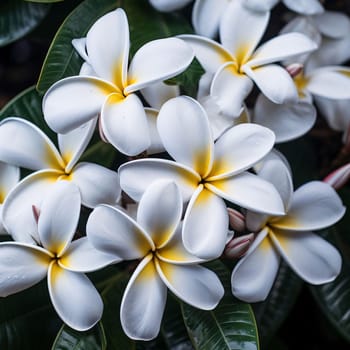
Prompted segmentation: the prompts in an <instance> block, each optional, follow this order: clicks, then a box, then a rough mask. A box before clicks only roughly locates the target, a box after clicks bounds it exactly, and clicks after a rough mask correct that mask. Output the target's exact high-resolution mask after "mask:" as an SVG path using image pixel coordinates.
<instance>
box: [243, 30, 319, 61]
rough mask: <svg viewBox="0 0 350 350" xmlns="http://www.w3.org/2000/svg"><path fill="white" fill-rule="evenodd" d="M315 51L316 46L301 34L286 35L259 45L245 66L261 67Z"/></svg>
mask: <svg viewBox="0 0 350 350" xmlns="http://www.w3.org/2000/svg"><path fill="white" fill-rule="evenodd" d="M316 49H317V44H316V43H315V42H313V41H312V40H311V39H310V38H309V37H307V36H306V35H304V34H301V33H287V34H282V35H279V36H276V37H274V38H273V39H271V40H269V41H267V42H266V43H264V44H263V45H261V46H260V47H259V48H258V49H257V50H256V51H255V52H254V54H253V56H252V57H251V59H250V60H249V62H247V65H249V67H251V68H254V67H258V66H261V65H265V64H269V63H273V62H278V61H282V60H284V59H287V58H290V57H293V56H296V55H300V54H303V53H308V52H311V51H314V50H316Z"/></svg>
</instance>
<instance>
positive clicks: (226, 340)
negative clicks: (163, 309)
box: [182, 262, 259, 350]
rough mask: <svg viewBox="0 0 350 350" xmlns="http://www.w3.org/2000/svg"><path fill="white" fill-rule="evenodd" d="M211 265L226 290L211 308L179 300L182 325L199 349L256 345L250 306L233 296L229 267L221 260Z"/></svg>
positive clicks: (233, 349)
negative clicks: (182, 319)
mask: <svg viewBox="0 0 350 350" xmlns="http://www.w3.org/2000/svg"><path fill="white" fill-rule="evenodd" d="M214 266H215V268H214ZM210 268H211V269H213V270H215V272H216V273H217V274H218V276H219V278H220V279H221V281H222V282H223V285H224V287H225V291H226V294H225V296H224V297H223V299H222V300H221V302H220V303H219V305H218V306H217V307H216V308H215V309H214V310H212V311H202V310H199V309H196V308H194V307H192V306H189V305H187V304H184V303H183V304H182V313H183V317H184V320H185V325H186V327H187V331H188V333H189V336H190V338H191V340H192V343H193V345H194V347H195V348H196V349H201V350H202V349H203V350H204V349H208V350H225V349H230V350H246V349H249V350H253V349H259V340H258V333H257V327H256V323H255V318H254V314H253V310H252V308H251V307H250V305H249V304H247V303H244V302H240V301H238V300H237V299H235V298H234V297H233V296H232V294H231V287H230V281H229V271H228V270H227V269H226V268H225V267H224V266H223V265H222V264H221V263H219V262H216V263H215V264H210Z"/></svg>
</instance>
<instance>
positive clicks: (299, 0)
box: [283, 0, 324, 15]
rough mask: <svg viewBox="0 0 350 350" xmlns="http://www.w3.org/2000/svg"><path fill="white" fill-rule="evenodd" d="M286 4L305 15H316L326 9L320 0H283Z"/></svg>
mask: <svg viewBox="0 0 350 350" xmlns="http://www.w3.org/2000/svg"><path fill="white" fill-rule="evenodd" d="M283 2H284V4H285V5H286V6H287V7H288V8H290V9H291V10H293V11H295V12H299V13H301V14H303V15H316V14H319V13H322V12H323V11H324V8H323V6H322V5H321V4H320V1H319V0H283Z"/></svg>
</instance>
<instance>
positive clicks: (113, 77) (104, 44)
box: [86, 8, 130, 90]
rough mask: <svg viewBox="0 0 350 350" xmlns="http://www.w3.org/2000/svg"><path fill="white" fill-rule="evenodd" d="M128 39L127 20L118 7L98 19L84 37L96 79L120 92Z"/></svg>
mask: <svg viewBox="0 0 350 350" xmlns="http://www.w3.org/2000/svg"><path fill="white" fill-rule="evenodd" d="M101 38H103V40H101ZM129 40H130V39H129V24H128V19H127V17H126V14H125V12H124V10H123V9H121V8H118V9H117V10H115V11H112V12H109V13H107V14H106V15H104V16H103V17H101V18H99V19H98V20H97V21H96V22H95V23H94V24H93V26H92V27H91V28H90V30H89V32H88V33H87V36H86V48H87V52H88V55H89V59H90V64H91V65H92V67H93V69H94V70H95V72H96V73H97V74H98V76H99V77H101V78H102V79H106V80H107V81H110V82H113V83H114V84H115V85H116V86H118V88H119V89H120V90H122V88H123V87H124V85H125V83H126V80H127V67H128V58H129V57H128V56H129Z"/></svg>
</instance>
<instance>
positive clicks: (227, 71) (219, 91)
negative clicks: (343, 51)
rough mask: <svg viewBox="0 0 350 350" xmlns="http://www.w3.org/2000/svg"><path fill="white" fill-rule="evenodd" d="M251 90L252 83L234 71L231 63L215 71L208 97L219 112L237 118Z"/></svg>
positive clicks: (246, 77) (233, 65)
mask: <svg viewBox="0 0 350 350" xmlns="http://www.w3.org/2000/svg"><path fill="white" fill-rule="evenodd" d="M252 89H253V82H252V81H251V79H250V78H249V77H248V76H246V75H245V74H240V73H238V72H237V71H236V68H235V64H234V63H233V62H231V63H227V64H225V65H223V66H221V68H220V69H219V70H218V71H217V73H216V74H215V76H214V78H213V82H212V84H211V87H210V95H211V97H212V98H213V99H214V100H215V102H216V103H217V104H218V105H219V108H220V111H221V112H222V113H223V114H226V115H228V116H231V117H238V116H239V115H240V113H241V110H242V105H243V102H244V100H245V98H246V97H247V96H248V95H249V93H250V92H251V90H252Z"/></svg>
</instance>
